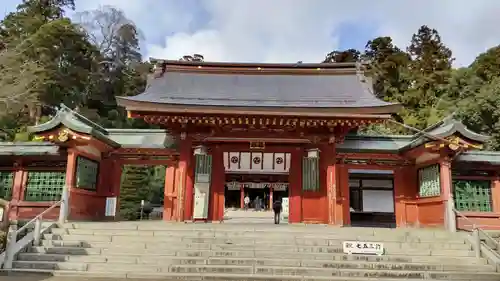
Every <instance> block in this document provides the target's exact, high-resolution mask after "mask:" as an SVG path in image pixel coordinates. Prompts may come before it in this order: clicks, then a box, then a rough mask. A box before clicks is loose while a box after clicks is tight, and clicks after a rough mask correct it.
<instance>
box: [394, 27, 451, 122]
mask: <svg viewBox="0 0 500 281" xmlns="http://www.w3.org/2000/svg"><path fill="white" fill-rule="evenodd" d="M407 51H408V54H409V55H410V57H411V62H410V64H409V79H410V87H409V89H408V90H407V91H406V92H405V94H404V95H403V96H402V100H401V101H402V103H403V105H404V106H405V107H406V116H407V117H408V118H405V121H407V122H408V123H409V124H410V125H412V126H414V127H417V128H420V129H423V128H426V127H427V126H429V125H431V124H433V123H435V122H437V121H439V120H440V119H442V118H443V117H444V116H445V115H446V114H448V112H446V108H448V107H449V106H447V103H448V97H447V93H446V86H447V84H448V82H449V78H450V75H451V67H452V63H453V57H452V52H451V50H450V49H449V48H448V47H446V45H445V44H444V43H443V42H442V41H441V36H440V35H439V33H438V32H437V30H435V29H431V28H429V27H428V26H425V25H424V26H422V27H420V29H419V30H418V31H417V33H416V34H414V35H413V37H412V40H411V44H410V46H409V47H408V49H407Z"/></svg>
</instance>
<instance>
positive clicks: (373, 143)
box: [337, 135, 412, 153]
mask: <svg viewBox="0 0 500 281" xmlns="http://www.w3.org/2000/svg"><path fill="white" fill-rule="evenodd" d="M411 141H412V136H405V135H396V136H366V135H347V136H346V138H345V140H344V142H343V143H340V144H337V152H361V153H363V152H364V153H380V152H382V153H398V152H400V151H401V150H402V149H403V148H404V147H405V146H407V145H408V144H409V143H411Z"/></svg>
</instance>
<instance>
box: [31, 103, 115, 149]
mask: <svg viewBox="0 0 500 281" xmlns="http://www.w3.org/2000/svg"><path fill="white" fill-rule="evenodd" d="M61 125H62V126H66V127H67V128H69V129H71V130H73V131H75V132H78V133H83V134H88V135H91V136H93V137H95V138H96V139H99V140H101V141H103V142H104V143H107V144H109V145H111V146H112V147H119V144H118V143H116V142H114V141H113V140H111V139H110V138H109V137H108V136H107V135H108V131H107V130H106V129H105V128H103V127H101V126H99V125H98V124H96V123H94V122H92V121H90V120H89V119H87V118H86V117H85V116H83V115H81V114H79V113H78V112H76V111H73V110H71V109H70V108H69V107H67V106H65V105H64V104H61V105H60V108H59V110H58V111H57V113H56V115H55V116H54V118H52V119H50V120H49V121H48V122H46V123H43V124H39V125H36V126H32V127H28V131H29V132H31V133H35V134H36V133H42V132H47V131H50V130H53V129H55V128H57V127H59V126H61Z"/></svg>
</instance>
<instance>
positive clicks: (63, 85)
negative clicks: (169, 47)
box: [0, 0, 152, 141]
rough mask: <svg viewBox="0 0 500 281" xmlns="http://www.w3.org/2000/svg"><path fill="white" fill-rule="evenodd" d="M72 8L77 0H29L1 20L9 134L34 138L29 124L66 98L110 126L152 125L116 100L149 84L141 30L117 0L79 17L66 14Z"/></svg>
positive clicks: (0, 61) (2, 110) (1, 107)
mask: <svg viewBox="0 0 500 281" xmlns="http://www.w3.org/2000/svg"><path fill="white" fill-rule="evenodd" d="M68 8H69V9H74V1H73V0H54V1H39V0H24V1H23V2H22V3H21V4H20V5H19V6H18V7H17V9H16V11H14V12H12V13H10V14H8V15H7V16H6V17H5V18H4V19H3V20H1V21H0V42H2V43H1V44H0V130H1V132H2V133H1V134H0V138H2V139H3V140H11V141H12V140H30V139H31V136H30V135H29V134H28V133H27V132H26V127H27V126H29V125H33V124H35V123H41V118H42V116H45V115H51V114H53V113H54V108H55V107H56V106H58V105H59V104H60V103H61V102H62V103H64V104H66V105H68V106H70V107H72V108H75V109H77V110H78V111H80V112H81V113H83V114H84V115H87V116H88V117H89V118H90V119H92V120H93V121H96V122H98V123H100V124H101V125H104V126H105V127H111V128H151V127H152V126H150V125H148V124H146V123H145V122H144V121H142V120H129V119H128V118H127V117H126V113H125V111H124V110H123V109H122V108H118V106H117V104H116V100H115V97H116V96H132V95H137V94H139V93H141V92H142V91H143V90H144V88H145V86H146V80H147V75H148V73H149V72H150V70H151V65H150V64H149V63H144V62H142V57H141V53H140V49H139V45H140V39H141V35H140V31H139V30H138V29H137V28H136V26H135V24H134V23H133V22H131V21H130V20H128V19H127V18H126V16H125V15H124V14H123V12H121V11H119V10H117V9H115V8H113V7H109V6H105V7H102V8H100V9H97V10H93V11H87V12H84V13H82V14H81V15H82V16H81V20H80V22H78V23H74V22H72V21H71V20H70V19H69V18H67V17H65V15H64V11H65V10H66V9H68ZM103 27H106V28H103Z"/></svg>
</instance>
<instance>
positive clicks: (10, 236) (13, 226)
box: [3, 220, 17, 269]
mask: <svg viewBox="0 0 500 281" xmlns="http://www.w3.org/2000/svg"><path fill="white" fill-rule="evenodd" d="M16 243H17V220H12V221H11V222H10V225H9V230H8V232H7V241H6V243H5V260H4V263H3V269H12V263H13V262H14V257H15V256H16Z"/></svg>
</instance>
